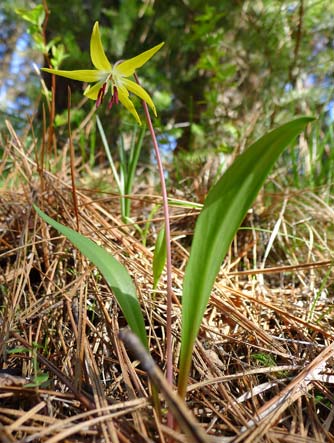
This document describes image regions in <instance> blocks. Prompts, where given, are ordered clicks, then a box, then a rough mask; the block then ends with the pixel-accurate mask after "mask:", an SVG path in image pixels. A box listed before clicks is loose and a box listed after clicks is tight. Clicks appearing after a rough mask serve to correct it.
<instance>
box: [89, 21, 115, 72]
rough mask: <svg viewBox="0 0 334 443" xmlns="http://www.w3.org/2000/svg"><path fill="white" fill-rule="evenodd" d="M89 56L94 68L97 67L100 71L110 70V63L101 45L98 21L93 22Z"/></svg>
mask: <svg viewBox="0 0 334 443" xmlns="http://www.w3.org/2000/svg"><path fill="white" fill-rule="evenodd" d="M90 58H91V59H92V63H93V65H94V66H95V68H96V69H99V70H100V71H108V72H110V71H111V64H110V63H109V60H108V59H107V56H106V54H105V52H104V49H103V46H102V41H101V35H100V29H99V22H95V25H94V27H93V31H92V36H91V38H90Z"/></svg>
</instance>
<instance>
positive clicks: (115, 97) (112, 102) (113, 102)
mask: <svg viewBox="0 0 334 443" xmlns="http://www.w3.org/2000/svg"><path fill="white" fill-rule="evenodd" d="M113 105H118V91H117V88H116V86H114V93H113V95H112V97H111V100H110V102H109V103H108V108H109V109H111V108H112V106H113Z"/></svg>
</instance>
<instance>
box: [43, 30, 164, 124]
mask: <svg viewBox="0 0 334 443" xmlns="http://www.w3.org/2000/svg"><path fill="white" fill-rule="evenodd" d="M163 45H164V43H160V45H157V46H154V47H153V48H151V49H149V50H148V51H145V52H142V53H141V54H139V55H137V56H136V57H133V58H130V59H129V60H124V61H118V62H116V63H115V64H114V65H111V64H110V62H109V60H108V59H107V56H106V54H105V52H104V49H103V46H102V41H101V36H100V30H99V23H98V22H96V23H95V25H94V27H93V31H92V36H91V39H90V58H91V60H92V63H93V65H94V67H95V68H96V69H82V70H77V71H62V70H57V69H48V68H43V69H42V70H43V71H46V72H49V73H50V74H55V75H60V76H62V77H67V78H70V79H72V80H80V81H83V82H87V83H93V82H97V83H96V84H95V85H93V86H88V88H87V89H86V90H85V92H84V95H85V96H86V97H89V98H90V99H92V100H96V107H98V106H99V105H100V104H101V102H102V100H103V97H104V96H105V95H106V94H107V93H108V90H109V88H110V91H111V99H110V101H109V108H111V107H112V105H113V104H118V102H121V103H122V105H124V106H125V108H126V109H127V110H128V111H129V112H131V114H132V115H133V116H134V117H135V119H136V120H137V122H138V124H140V125H141V121H140V118H139V115H138V113H137V111H136V108H135V106H134V104H133V102H132V101H131V99H130V98H129V92H132V93H133V94H135V95H137V96H138V97H139V98H141V99H142V100H144V101H145V102H146V103H147V104H148V105H149V106H150V108H151V109H152V110H153V112H154V115H155V116H156V115H157V111H156V109H155V106H154V103H153V101H152V99H151V97H150V96H149V94H148V93H147V92H146V91H145V89H144V88H142V87H141V86H139V85H138V84H137V83H135V82H134V81H132V80H129V79H128V78H127V77H130V76H131V75H132V74H134V72H135V70H136V69H138V68H140V67H141V66H143V65H144V64H145V63H146V62H147V61H148V60H149V59H150V58H151V57H153V55H154V54H155V53H156V52H157V51H159V49H160V48H161V47H162V46H163Z"/></svg>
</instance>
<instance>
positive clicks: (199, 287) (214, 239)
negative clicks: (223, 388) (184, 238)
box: [179, 117, 313, 397]
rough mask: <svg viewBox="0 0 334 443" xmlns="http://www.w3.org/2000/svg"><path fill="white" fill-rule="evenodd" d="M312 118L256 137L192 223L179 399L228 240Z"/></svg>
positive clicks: (214, 188)
mask: <svg viewBox="0 0 334 443" xmlns="http://www.w3.org/2000/svg"><path fill="white" fill-rule="evenodd" d="M312 120H313V118H311V117H300V118H298V119H296V120H293V121H291V122H289V123H286V124H284V125H283V126H281V127H279V128H277V129H275V130H273V131H271V132H269V133H268V134H266V135H265V136H263V137H262V138H260V139H259V140H258V141H257V142H255V143H254V144H253V145H252V146H250V147H249V148H248V149H247V150H246V151H245V152H244V153H243V154H241V155H240V156H239V157H238V158H237V159H236V160H235V162H234V163H233V164H232V165H231V167H230V168H229V169H228V170H227V171H226V172H225V174H224V175H223V176H222V178H221V179H220V180H219V181H218V183H217V184H216V185H215V186H214V187H213V188H212V189H211V190H210V192H209V194H208V196H207V198H206V201H205V203H204V207H203V209H202V211H201V214H200V215H199V217H198V220H197V223H196V228H195V233H194V238H193V242H192V247H191V253H190V257H189V261H188V264H187V268H186V271H185V277H184V283H183V297H182V337H181V355H180V375H179V393H180V395H181V396H182V397H184V396H185V392H186V384H187V379H188V374H189V370H190V366H191V359H192V351H193V345H194V342H195V339H196V337H197V334H198V330H199V328H200V325H201V322H202V318H203V315H204V311H205V308H206V306H207V303H208V300H209V297H210V293H211V290H212V287H213V284H214V281H215V279H216V276H217V274H218V272H219V269H220V266H221V263H222V261H223V259H224V257H225V255H226V253H227V251H228V248H229V246H230V243H231V241H232V240H233V237H234V235H235V233H236V231H237V229H238V227H239V226H240V224H241V222H242V220H243V219H244V217H245V215H246V213H247V210H248V209H249V208H250V206H251V205H252V203H253V201H254V199H255V197H256V195H257V193H258V192H259V190H260V188H261V186H262V185H263V183H264V181H265V179H266V177H267V175H268V174H269V172H270V170H271V168H272V166H273V164H274V163H275V161H276V160H277V158H278V156H279V155H280V154H281V152H282V151H283V150H284V148H285V147H287V146H288V145H289V143H291V142H292V141H293V140H294V139H295V138H296V136H297V135H298V134H299V133H300V132H301V131H302V130H303V129H304V128H305V126H306V125H307V123H309V122H310V121H312Z"/></svg>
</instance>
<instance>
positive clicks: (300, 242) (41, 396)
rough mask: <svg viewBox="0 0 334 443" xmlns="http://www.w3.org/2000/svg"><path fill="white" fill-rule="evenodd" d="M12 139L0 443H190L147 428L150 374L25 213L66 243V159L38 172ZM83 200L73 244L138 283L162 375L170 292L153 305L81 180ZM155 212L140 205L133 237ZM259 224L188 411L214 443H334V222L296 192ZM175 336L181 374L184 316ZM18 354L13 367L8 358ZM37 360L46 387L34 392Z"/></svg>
mask: <svg viewBox="0 0 334 443" xmlns="http://www.w3.org/2000/svg"><path fill="white" fill-rule="evenodd" d="M6 139H7V140H6V146H5V155H4V160H3V162H2V165H1V168H2V172H3V171H4V170H5V169H6V171H7V172H6V179H3V185H2V189H1V206H0V211H1V212H0V222H1V236H0V245H1V250H0V266H1V275H0V297H1V314H0V343H1V351H2V352H1V364H2V369H1V373H0V398H1V402H0V442H1V443H8V442H22V443H23V442H26V443H28V442H43V443H46V442H47V443H53V442H58V441H62V442H82V443H83V442H136V443H137V442H138V443H140V442H158V441H159V442H160V441H161V442H164V441H167V440H169V441H172V440H173V439H174V441H178V442H185V441H195V440H194V439H193V440H191V439H189V438H188V437H187V436H186V435H184V434H183V432H182V429H183V426H181V429H179V430H173V431H172V430H170V429H168V428H167V427H166V425H165V424H164V423H165V419H164V418H163V419H162V422H161V421H160V420H159V418H158V417H156V416H155V414H154V411H153V409H152V406H151V403H150V394H149V389H148V380H147V375H146V374H145V372H144V371H143V370H142V369H141V367H140V365H139V364H138V363H137V362H135V361H133V360H132V358H131V356H129V355H128V353H127V351H126V349H125V347H124V345H123V343H122V341H120V339H119V337H118V332H119V330H120V329H121V328H123V327H124V326H125V321H124V318H123V316H122V314H121V312H120V311H119V309H118V306H117V304H116V302H115V299H114V297H113V294H112V293H111V291H110V290H109V288H108V287H107V285H106V284H105V282H104V281H103V280H102V279H101V277H100V276H99V274H98V273H97V272H96V270H95V269H94V268H93V267H92V266H91V265H90V264H89V263H88V262H87V260H86V259H85V258H84V257H83V256H82V255H80V254H79V253H78V252H77V251H76V250H73V248H72V246H71V245H70V244H69V243H68V242H67V241H66V240H65V239H64V238H63V237H61V236H59V235H58V234H57V232H55V231H54V230H53V229H51V228H50V227H49V226H47V225H46V224H44V223H43V222H42V221H41V220H40V219H39V218H38V217H37V216H36V214H35V212H34V210H33V208H32V203H33V202H34V203H36V204H37V205H38V206H39V207H41V208H42V209H43V210H44V211H46V212H47V213H48V214H49V215H50V216H52V217H54V218H57V219H58V220H59V221H61V222H62V223H63V224H65V225H67V226H70V227H72V228H74V229H75V227H76V219H75V216H74V211H73V198H72V188H71V185H70V183H71V180H70V173H69V167H68V166H67V162H66V160H65V159H64V158H63V160H62V166H61V168H59V169H58V171H57V173H54V174H53V173H51V172H47V171H43V172H41V171H40V170H39V169H38V168H37V165H36V163H35V160H34V158H35V156H34V151H35V146H34V145H33V144H31V145H28V146H25V147H23V145H22V142H21V140H20V139H19V137H18V136H17V135H16V134H15V132H14V131H13V129H12V128H11V126H10V124H8V133H7V134H6ZM65 153H66V151H63V152H62V153H61V155H62V156H65ZM60 158H61V156H60V157H59V158H58V160H59V159H60ZM56 160H57V159H56ZM56 160H54V163H53V164H56V163H57V162H56ZM9 165H10V170H9V171H8V166H9ZM77 198H78V206H79V214H80V217H79V229H80V232H81V233H83V234H85V235H87V236H89V237H90V238H92V239H94V240H95V241H96V242H98V243H100V244H102V245H104V246H105V247H106V248H107V249H108V250H110V251H112V253H113V254H114V255H115V257H116V258H118V259H119V260H120V261H121V262H122V263H124V264H125V265H126V267H127V269H128V270H129V272H130V274H131V276H132V277H133V279H134V281H135V284H136V287H137V289H138V296H139V298H140V301H141V305H142V308H143V311H144V313H145V316H146V321H147V329H148V333H149V336H150V350H151V354H152V356H153V358H154V360H155V362H156V364H157V365H158V366H160V368H162V369H164V365H165V351H164V341H165V340H164V338H165V314H166V306H165V292H166V291H165V284H164V281H163V282H162V283H161V285H160V287H159V290H158V291H155V292H153V290H152V270H151V264H152V252H151V251H150V250H149V249H148V248H146V247H144V246H142V244H141V242H140V241H139V240H138V236H137V235H136V232H135V230H134V229H133V226H131V225H129V226H124V224H123V223H121V222H120V217H119V211H118V201H117V199H115V198H114V196H111V195H109V196H108V195H107V194H103V195H101V194H99V193H98V192H97V191H94V190H92V189H86V190H84V189H83V187H82V186H81V187H80V182H79V181H78V192H77ZM157 199H158V197H154V198H153V197H152V198H149V197H145V198H138V199H137V200H134V206H133V211H134V216H135V217H137V221H138V222H140V221H143V220H145V217H146V215H145V214H147V213H148V210H149V208H150V206H151V205H152V202H153V201H156V200H157ZM143 214H144V215H143ZM252 214H253V215H252ZM252 214H250V216H249V219H248V220H247V221H246V222H245V225H247V226H248V227H249V229H248V230H242V231H240V232H239V235H238V236H237V238H236V239H235V241H234V243H233V245H232V247H231V250H230V254H229V256H228V257H227V258H226V261H225V263H224V266H223V267H222V271H221V274H220V276H219V278H218V279H217V283H216V285H215V288H214V291H213V294H212V297H211V299H210V303H209V306H208V309H207V312H206V315H205V319H204V321H203V325H202V328H201V332H200V335H199V338H198V340H197V343H196V348H195V351H194V358H193V369H192V373H191V380H190V382H189V388H188V396H187V406H188V408H189V409H190V410H191V411H192V413H193V414H194V416H195V417H196V419H197V421H198V422H199V423H200V425H201V427H202V428H203V429H204V430H205V433H206V435H207V441H211V442H212V441H215V442H223V443H225V442H270V443H276V442H291V443H292V442H293V443H294V442H296V443H298V442H300V443H306V442H325V441H328V442H330V441H334V423H333V419H334V397H333V394H332V385H333V382H334V374H333V369H332V366H333V356H334V344H333V343H334V342H333V334H334V322H333V310H332V303H333V295H332V285H333V278H332V274H331V269H332V261H331V250H332V249H333V237H332V229H333V224H332V220H333V210H332V208H331V206H330V204H329V203H325V202H324V200H323V199H321V196H317V195H314V194H312V193H307V192H304V193H302V194H298V193H292V192H290V193H285V194H282V195H278V194H277V195H276V196H275V197H274V198H272V199H271V206H270V208H269V207H268V206H266V205H264V204H263V205H261V199H260V198H259V199H258V202H257V205H256V206H255V209H254V212H253V213H252ZM173 215H174V216H175V217H174V218H173V222H172V230H173V232H174V238H175V239H174V241H173V260H174V270H173V279H174V289H175V293H176V295H180V294H181V289H182V279H183V271H184V266H185V263H186V260H187V254H188V253H187V248H186V247H185V245H186V244H188V243H189V236H190V235H191V230H192V228H193V225H194V221H195V218H196V213H195V212H189V211H188V210H185V209H180V208H174V209H173ZM159 223H161V221H159V220H158V221H155V222H153V225H154V224H159ZM275 226H276V228H277V235H276V236H274V234H273V232H274V228H275ZM259 228H261V229H262V230H259ZM264 228H266V231H265V230H264ZM181 237H183V238H181ZM274 237H275V238H274ZM270 240H272V241H273V243H272V246H271V247H270V248H268V250H267V254H266V247H267V244H268V242H269V241H270ZM264 256H266V260H264V259H263V258H264ZM254 267H256V268H257V269H255V270H254ZM263 267H265V269H262V268H263ZM173 321H174V324H173V334H174V349H175V374H177V369H176V366H177V364H176V362H177V358H178V352H179V343H180V327H181V325H180V307H179V306H178V305H175V306H174V319H173ZM36 344H38V347H36ZM19 347H21V348H22V347H23V348H25V349H26V351H25V350H24V349H21V351H20V352H19V349H18V348H19ZM13 349H16V350H17V352H15V353H10V351H11V350H13ZM28 351H29V352H28ZM36 360H37V361H38V366H39V369H38V370H39V371H40V372H41V373H44V374H48V381H47V383H46V384H45V385H42V386H40V387H29V386H27V384H28V383H29V381H31V379H33V377H34V375H35V370H36V364H35V368H34V362H35V363H36ZM166 395H167V397H168V392H167V393H166V392H163V393H162V395H161V399H162V402H164V401H165V400H166V398H165V397H166ZM163 405H164V403H163ZM162 415H163V417H165V411H164V410H163V411H162ZM199 438H200V437H199ZM198 441H201V440H198Z"/></svg>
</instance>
